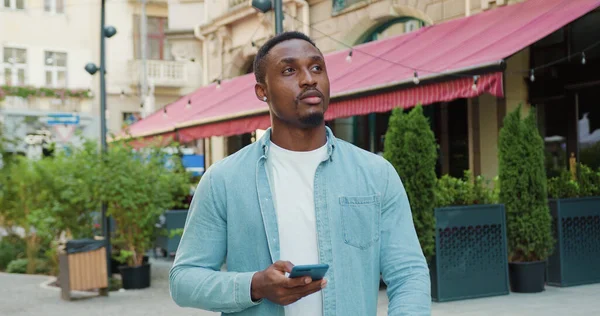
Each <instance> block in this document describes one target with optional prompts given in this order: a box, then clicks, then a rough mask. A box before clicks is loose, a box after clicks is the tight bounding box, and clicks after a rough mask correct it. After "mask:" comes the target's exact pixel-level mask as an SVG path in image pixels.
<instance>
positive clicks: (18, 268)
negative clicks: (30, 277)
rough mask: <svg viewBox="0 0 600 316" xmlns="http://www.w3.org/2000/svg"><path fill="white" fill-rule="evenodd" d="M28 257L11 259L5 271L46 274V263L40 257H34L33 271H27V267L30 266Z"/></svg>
mask: <svg viewBox="0 0 600 316" xmlns="http://www.w3.org/2000/svg"><path fill="white" fill-rule="evenodd" d="M30 262H31V261H29V259H27V258H23V259H16V260H13V261H11V262H10V263H9V264H8V267H7V268H6V272H8V273H20V274H25V273H28V274H34V273H35V274H47V273H48V264H47V262H46V261H44V260H41V259H34V264H35V265H34V266H35V269H34V271H33V272H29V271H28V267H29V266H30Z"/></svg>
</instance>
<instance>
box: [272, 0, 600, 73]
mask: <svg viewBox="0 0 600 316" xmlns="http://www.w3.org/2000/svg"><path fill="white" fill-rule="evenodd" d="M283 14H285V15H287V16H288V17H289V18H291V19H293V20H296V21H297V22H299V23H301V24H303V25H307V26H308V27H309V28H310V29H312V30H314V31H316V32H318V33H320V34H321V35H323V36H325V37H327V38H329V39H330V40H332V41H334V42H337V43H338V44H340V45H343V46H345V47H347V48H350V49H355V48H352V46H350V45H348V44H346V43H344V42H342V41H340V40H338V39H336V38H334V37H333V36H330V35H329V34H327V33H325V32H323V31H321V30H319V29H318V28H316V27H315V26H314V25H311V24H308V23H305V22H304V21H302V20H300V19H298V18H297V17H295V16H292V15H290V14H288V13H287V12H285V11H284V12H283ZM596 46H600V41H598V42H595V43H594V44H592V45H590V46H588V47H586V48H585V49H584V50H583V51H587V50H590V49H592V48H594V47H596ZM583 51H582V52H581V54H582V59H581V63H582V64H585V62H586V60H585V53H583ZM360 52H361V53H363V54H365V55H367V56H370V57H372V58H375V59H378V60H382V61H386V62H388V63H391V64H394V65H398V66H401V67H404V68H407V69H413V70H415V74H416V70H419V71H424V72H427V73H432V74H444V75H446V76H449V77H458V78H466V77H471V75H466V74H460V73H444V72H436V71H430V70H425V69H418V68H414V67H411V66H409V65H404V64H402V63H399V62H396V61H393V60H389V59H386V58H382V57H381V56H378V55H374V54H371V53H369V52H367V51H363V50H360ZM578 54H580V52H577V53H573V54H571V55H568V56H566V57H563V58H561V59H558V60H555V61H553V62H550V63H548V64H545V65H540V66H538V67H536V69H538V70H539V69H545V68H548V67H551V66H553V65H555V64H558V63H561V62H564V61H566V60H569V59H570V58H572V57H573V56H577V55H578ZM530 71H531V74H532V75H531V76H530V79H531V78H533V79H532V80H531V81H534V80H535V75H533V69H532V70H530ZM526 72H527V70H520V71H507V72H506V73H508V74H516V75H519V76H522V75H523V73H526ZM413 82H415V84H418V82H419V79H418V77H415V78H413Z"/></svg>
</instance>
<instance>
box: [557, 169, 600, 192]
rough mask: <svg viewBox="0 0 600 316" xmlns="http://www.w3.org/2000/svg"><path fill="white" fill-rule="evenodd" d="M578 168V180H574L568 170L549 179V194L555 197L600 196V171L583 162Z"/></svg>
mask: <svg viewBox="0 0 600 316" xmlns="http://www.w3.org/2000/svg"><path fill="white" fill-rule="evenodd" d="M577 168H578V169H579V176H578V178H577V180H573V179H572V177H571V173H570V172H569V171H567V170H562V171H561V173H560V175H559V176H557V177H554V178H551V179H548V196H549V197H551V198H554V199H567V198H578V197H587V196H600V171H594V170H592V169H591V168H589V167H588V166H586V165H583V164H578V166H577Z"/></svg>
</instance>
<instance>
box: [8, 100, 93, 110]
mask: <svg viewBox="0 0 600 316" xmlns="http://www.w3.org/2000/svg"><path fill="white" fill-rule="evenodd" d="M0 109H2V110H5V111H8V112H11V113H12V112H15V113H17V112H24V113H25V112H39V111H41V112H79V113H90V112H91V110H92V99H80V98H68V97H67V98H64V99H61V98H48V97H29V98H23V97H19V96H6V97H5V98H4V100H0Z"/></svg>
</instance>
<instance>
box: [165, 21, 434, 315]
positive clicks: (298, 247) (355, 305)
mask: <svg viewBox="0 0 600 316" xmlns="http://www.w3.org/2000/svg"><path fill="white" fill-rule="evenodd" d="M254 72H255V75H256V81H257V83H256V87H255V91H256V96H257V97H258V98H259V99H260V100H262V101H264V102H266V103H267V104H268V105H269V109H270V114H271V123H272V124H271V125H272V127H271V128H270V129H269V130H268V131H267V132H266V133H265V135H264V136H263V137H262V138H261V139H260V140H258V141H257V142H255V143H254V144H252V145H249V146H247V147H246V148H244V149H242V150H240V151H239V152H238V153H236V154H234V155H232V156H229V157H228V158H226V159H223V160H221V161H220V162H218V163H216V164H214V165H213V166H212V167H211V168H210V169H208V171H207V172H206V174H205V175H204V176H203V177H202V180H201V181H200V184H199V186H198V188H197V191H196V194H195V196H194V198H193V202H192V205H191V207H190V213H189V215H188V218H187V222H186V225H185V230H184V233H183V236H182V238H181V243H180V246H179V249H178V251H177V255H176V258H175V263H174V265H173V268H172V270H171V274H170V285H171V286H170V288H171V296H172V297H173V299H174V301H175V302H176V303H177V304H178V305H180V306H184V307H195V308H201V309H205V310H211V311H219V312H223V313H232V314H234V315H244V316H246V315H260V316H270V315H284V314H285V315H287V316H290V315H292V316H294V315H308V316H333V315H340V316H351V315H357V316H375V315H376V313H377V297H378V291H379V281H380V275H381V276H383V280H384V281H385V283H386V284H387V286H388V287H387V294H388V297H389V300H390V303H389V309H388V310H389V311H388V313H389V315H429V314H430V305H431V298H430V281H429V270H428V268H427V264H426V262H425V259H424V257H423V252H422V250H421V248H420V245H419V241H418V239H417V235H416V233H415V229H414V226H413V221H412V215H411V211H410V206H409V203H408V198H407V195H406V192H405V190H404V187H403V185H402V183H401V181H400V178H399V177H398V174H397V173H396V171H395V169H394V168H393V167H392V166H391V164H389V163H388V162H387V161H386V160H384V159H383V158H381V157H379V156H377V155H374V154H371V153H369V152H366V151H363V150H361V149H358V148H357V147H354V146H353V145H351V144H348V143H346V142H343V141H341V140H338V139H336V138H335V137H334V135H333V134H332V132H331V130H329V129H328V128H327V127H326V126H325V122H324V114H325V111H326V110H327V107H328V105H329V78H328V76H327V69H326V66H325V60H324V58H323V55H322V54H321V52H320V51H319V49H317V47H316V46H315V44H314V43H313V42H312V41H311V40H310V39H309V38H308V37H306V36H305V35H304V34H301V33H297V32H287V33H282V34H280V35H277V36H275V37H274V38H272V39H270V40H269V41H268V42H266V43H265V44H264V45H263V46H262V47H261V49H260V50H259V52H258V54H257V56H256V58H255V61H254ZM225 258H226V259H227V260H226V261H227V262H226V266H227V270H228V272H222V271H221V266H222V264H223V261H224V260H225ZM317 263H326V264H328V265H329V266H330V268H329V271H327V274H326V277H325V279H323V280H319V281H316V280H315V281H313V280H311V279H310V278H293V279H292V278H289V277H287V276H286V273H289V272H291V269H292V267H293V266H294V265H299V264H317Z"/></svg>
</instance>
